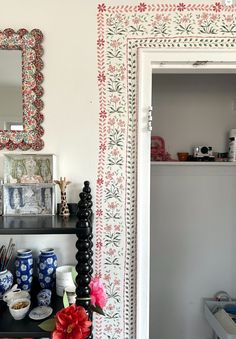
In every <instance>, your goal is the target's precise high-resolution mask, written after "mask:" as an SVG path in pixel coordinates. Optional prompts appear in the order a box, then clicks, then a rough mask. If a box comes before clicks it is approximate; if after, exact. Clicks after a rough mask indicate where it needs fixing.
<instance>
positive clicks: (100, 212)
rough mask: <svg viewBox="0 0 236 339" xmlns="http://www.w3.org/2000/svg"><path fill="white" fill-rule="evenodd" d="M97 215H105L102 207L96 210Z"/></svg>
mask: <svg viewBox="0 0 236 339" xmlns="http://www.w3.org/2000/svg"><path fill="white" fill-rule="evenodd" d="M96 215H97V216H98V217H101V216H102V215H103V212H102V210H101V209H98V210H97V211H96Z"/></svg>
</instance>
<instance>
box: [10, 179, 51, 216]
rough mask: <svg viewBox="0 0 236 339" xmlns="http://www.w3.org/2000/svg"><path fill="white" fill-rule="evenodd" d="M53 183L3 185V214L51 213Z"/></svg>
mask: <svg viewBox="0 0 236 339" xmlns="http://www.w3.org/2000/svg"><path fill="white" fill-rule="evenodd" d="M54 191H55V185H53V184H31V185H29V184H28V185H23V184H22V185H19V184H15V185H10V184H6V185H4V186H3V201H4V204H3V207H4V213H3V214H4V215H31V216H32V215H53V214H54V211H55V201H54V196H55V192H54Z"/></svg>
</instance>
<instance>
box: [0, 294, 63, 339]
mask: <svg viewBox="0 0 236 339" xmlns="http://www.w3.org/2000/svg"><path fill="white" fill-rule="evenodd" d="M32 304H33V305H31V308H30V310H31V309H32V308H33V307H35V306H37V305H35V303H32ZM51 307H52V308H53V313H52V314H51V315H50V317H48V319H49V318H53V315H55V314H56V313H57V311H59V310H60V309H62V308H63V301H62V298H61V297H57V296H55V297H54V298H53V301H52V305H51ZM44 320H46V319H43V320H38V321H35V320H32V319H30V318H29V316H28V315H26V317H25V318H24V319H22V320H15V319H13V317H12V316H11V314H10V312H9V310H8V306H7V304H6V303H5V302H3V301H0V338H6V337H10V338H12V337H14V338H23V337H25V338H35V337H38V338H41V337H44V338H45V337H50V333H49V332H45V331H43V330H41V329H40V327H39V326H38V325H39V324H40V323H41V322H43V321H44Z"/></svg>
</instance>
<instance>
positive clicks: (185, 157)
mask: <svg viewBox="0 0 236 339" xmlns="http://www.w3.org/2000/svg"><path fill="white" fill-rule="evenodd" d="M177 156H178V159H179V161H187V160H188V153H187V152H178V153H177Z"/></svg>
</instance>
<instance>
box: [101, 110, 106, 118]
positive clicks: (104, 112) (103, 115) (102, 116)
mask: <svg viewBox="0 0 236 339" xmlns="http://www.w3.org/2000/svg"><path fill="white" fill-rule="evenodd" d="M100 117H101V118H103V119H105V118H106V117H107V112H106V111H101V112H100Z"/></svg>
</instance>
